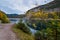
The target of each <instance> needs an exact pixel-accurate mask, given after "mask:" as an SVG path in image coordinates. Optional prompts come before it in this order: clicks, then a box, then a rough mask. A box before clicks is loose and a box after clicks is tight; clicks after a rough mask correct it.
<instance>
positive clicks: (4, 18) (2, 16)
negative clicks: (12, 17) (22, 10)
mask: <svg viewBox="0 0 60 40" xmlns="http://www.w3.org/2000/svg"><path fill="white" fill-rule="evenodd" d="M0 20H1V21H2V23H9V22H10V21H9V19H8V18H7V16H6V14H5V13H4V12H2V11H0Z"/></svg>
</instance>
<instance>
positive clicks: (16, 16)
mask: <svg viewBox="0 0 60 40" xmlns="http://www.w3.org/2000/svg"><path fill="white" fill-rule="evenodd" d="M6 15H7V17H8V18H23V17H25V15H24V14H20V15H18V14H6Z"/></svg>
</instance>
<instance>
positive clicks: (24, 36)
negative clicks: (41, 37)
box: [13, 25, 34, 40]
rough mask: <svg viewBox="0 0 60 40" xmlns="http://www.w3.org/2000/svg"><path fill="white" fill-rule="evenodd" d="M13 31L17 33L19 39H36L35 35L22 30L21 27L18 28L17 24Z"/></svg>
mask: <svg viewBox="0 0 60 40" xmlns="http://www.w3.org/2000/svg"><path fill="white" fill-rule="evenodd" d="M13 31H14V32H15V33H16V35H17V38H18V39H19V40H34V36H32V35H29V34H27V33H25V32H23V31H22V30H20V29H17V28H16V25H14V27H13Z"/></svg>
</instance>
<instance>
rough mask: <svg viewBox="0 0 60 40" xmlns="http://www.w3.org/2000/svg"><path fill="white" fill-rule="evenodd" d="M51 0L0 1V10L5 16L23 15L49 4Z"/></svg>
mask: <svg viewBox="0 0 60 40" xmlns="http://www.w3.org/2000/svg"><path fill="white" fill-rule="evenodd" d="M51 1H52V0H0V10H2V11H4V12H6V13H7V14H14V13H16V14H23V13H24V12H26V11H27V10H29V9H31V8H33V7H36V5H35V4H36V3H37V4H38V5H43V4H46V3H49V2H51Z"/></svg>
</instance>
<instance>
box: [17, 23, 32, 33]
mask: <svg viewBox="0 0 60 40" xmlns="http://www.w3.org/2000/svg"><path fill="white" fill-rule="evenodd" d="M17 28H18V29H21V30H22V31H23V32H25V33H28V34H31V31H30V29H29V28H28V27H27V26H26V25H25V24H24V23H22V22H19V23H18V24H17Z"/></svg>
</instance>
